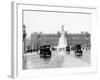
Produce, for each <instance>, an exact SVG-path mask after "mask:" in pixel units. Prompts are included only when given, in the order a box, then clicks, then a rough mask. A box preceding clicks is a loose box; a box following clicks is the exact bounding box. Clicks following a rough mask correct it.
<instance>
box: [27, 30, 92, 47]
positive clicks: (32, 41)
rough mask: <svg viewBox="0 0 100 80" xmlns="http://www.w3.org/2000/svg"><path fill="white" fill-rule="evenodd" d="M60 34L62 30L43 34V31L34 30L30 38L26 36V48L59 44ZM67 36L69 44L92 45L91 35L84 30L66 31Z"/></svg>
mask: <svg viewBox="0 0 100 80" xmlns="http://www.w3.org/2000/svg"><path fill="white" fill-rule="evenodd" d="M60 36H61V35H60V32H57V34H43V33H42V32H40V33H37V32H34V33H32V34H31V37H30V38H26V48H27V47H28V48H31V49H37V48H39V47H40V46H42V45H51V46H57V45H58V42H59V38H60ZM65 37H66V40H67V45H71V46H74V45H77V44H81V45H85V46H88V47H90V46H91V40H90V38H91V36H90V34H89V33H88V32H85V33H83V32H82V33H80V34H79V33H78V34H71V33H70V34H68V33H67V32H65Z"/></svg>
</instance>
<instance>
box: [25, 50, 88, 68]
mask: <svg viewBox="0 0 100 80" xmlns="http://www.w3.org/2000/svg"><path fill="white" fill-rule="evenodd" d="M58 53H59V52H57V51H54V52H52V57H51V58H50V59H43V58H40V57H39V55H38V54H37V53H36V52H34V53H28V54H25V55H24V59H23V68H24V69H34V68H60V67H81V66H90V52H84V53H85V54H84V55H83V56H82V57H76V56H75V55H74V54H75V53H74V52H73V51H71V52H70V54H66V55H65V56H62V55H60V54H58Z"/></svg>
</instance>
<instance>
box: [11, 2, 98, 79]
mask: <svg viewBox="0 0 100 80" xmlns="http://www.w3.org/2000/svg"><path fill="white" fill-rule="evenodd" d="M12 7H13V8H12V14H13V15H12V16H13V18H12V33H13V35H12V38H13V40H12V43H13V46H12V48H13V50H12V54H11V57H12V65H11V66H12V71H11V72H12V73H11V75H12V77H14V78H17V77H35V76H37V77H40V76H50V75H53V76H54V75H62V74H64V75H66V74H72V73H86V72H96V70H97V68H96V67H97V53H96V44H95V40H94V39H95V26H97V25H96V8H92V7H74V6H56V5H39V4H25V3H17V2H12ZM23 10H40V11H41V10H44V11H53V12H54V11H55V12H74V13H86V14H91V15H92V27H91V28H92V33H91V45H92V46H91V66H89V67H77V68H54V69H38V70H37V69H31V70H23V68H22V67H23V66H22V57H23V54H22V53H23V50H22V48H23V47H22V44H23V43H22V25H23Z"/></svg>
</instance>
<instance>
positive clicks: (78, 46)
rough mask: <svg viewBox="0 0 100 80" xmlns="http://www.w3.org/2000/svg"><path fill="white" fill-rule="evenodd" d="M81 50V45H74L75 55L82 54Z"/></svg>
mask: <svg viewBox="0 0 100 80" xmlns="http://www.w3.org/2000/svg"><path fill="white" fill-rule="evenodd" d="M82 55H83V51H82V50H81V45H76V46H75V56H82Z"/></svg>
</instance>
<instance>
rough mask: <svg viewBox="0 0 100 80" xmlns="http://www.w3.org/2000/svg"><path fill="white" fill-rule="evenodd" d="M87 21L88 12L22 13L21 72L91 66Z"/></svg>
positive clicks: (89, 20) (89, 24) (89, 36)
mask: <svg viewBox="0 0 100 80" xmlns="http://www.w3.org/2000/svg"><path fill="white" fill-rule="evenodd" d="M91 18H92V15H91V13H88V12H75V11H74V12H70V11H49V10H27V9H26V10H23V13H22V22H23V23H22V35H23V36H22V37H23V39H22V42H23V44H22V47H23V48H22V51H23V52H22V55H23V56H22V58H23V59H22V66H23V67H22V68H23V70H28V69H47V68H49V69H50V68H76V67H86V66H91V26H92V19H91Z"/></svg>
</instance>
